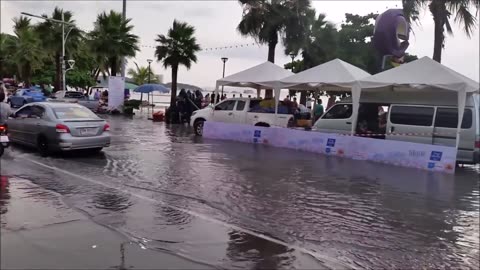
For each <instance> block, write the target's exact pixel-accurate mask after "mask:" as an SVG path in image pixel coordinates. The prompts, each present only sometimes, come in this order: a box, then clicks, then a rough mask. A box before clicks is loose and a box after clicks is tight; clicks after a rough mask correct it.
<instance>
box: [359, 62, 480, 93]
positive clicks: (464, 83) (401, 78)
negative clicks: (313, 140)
mask: <svg viewBox="0 0 480 270" xmlns="http://www.w3.org/2000/svg"><path fill="white" fill-rule="evenodd" d="M360 85H361V87H362V89H368V88H382V87H388V86H407V87H410V88H428V87H431V88H440V89H445V90H450V91H456V92H459V91H462V90H463V89H464V90H465V91H466V92H478V89H479V85H478V82H476V81H474V80H472V79H470V78H467V77H465V76H463V75H462V74H460V73H458V72H456V71H454V70H452V69H450V68H448V67H446V66H444V65H442V64H440V63H438V62H436V61H434V60H432V59H431V58H429V57H426V56H425V57H422V58H420V59H418V60H415V61H412V62H410V63H406V64H403V65H401V66H399V67H396V68H392V69H389V70H387V71H384V72H381V73H378V74H376V75H373V76H370V77H368V78H365V79H362V80H360Z"/></svg>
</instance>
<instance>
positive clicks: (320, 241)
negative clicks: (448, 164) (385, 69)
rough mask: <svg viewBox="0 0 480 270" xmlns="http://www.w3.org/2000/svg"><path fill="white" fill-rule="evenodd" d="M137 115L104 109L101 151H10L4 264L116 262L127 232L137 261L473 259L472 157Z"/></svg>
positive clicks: (161, 264) (308, 265) (449, 262)
mask: <svg viewBox="0 0 480 270" xmlns="http://www.w3.org/2000/svg"><path fill="white" fill-rule="evenodd" d="M143 118H144V117H142V116H137V117H134V118H133V119H130V118H123V117H108V119H109V121H110V124H111V129H112V134H113V138H112V145H111V147H109V148H108V149H105V150H104V151H103V153H101V154H99V155H93V156H92V155H91V154H88V153H82V152H76V153H71V154H63V155H56V156H53V157H48V158H42V157H40V156H39V155H38V154H36V153H35V152H34V151H32V150H29V149H24V148H19V147H11V148H10V149H9V150H8V151H7V153H6V155H4V156H3V157H2V160H1V172H2V175H7V176H8V178H9V183H10V186H9V193H7V195H5V194H2V199H1V213H2V214H1V228H2V243H1V244H2V246H1V248H2V249H1V251H2V253H1V256H2V257H1V262H2V268H3V267H4V266H10V265H14V267H21V268H30V266H31V264H28V263H31V262H37V261H38V262H40V263H43V265H45V267H44V268H51V267H55V268H89V267H90V268H97V269H98V268H109V267H117V268H121V267H120V266H122V259H121V258H122V256H121V253H122V252H121V250H120V249H121V248H120V246H121V244H120V243H123V242H128V243H129V244H128V245H123V246H124V252H123V253H124V256H123V257H124V260H123V261H126V262H125V263H123V266H125V267H130V266H131V267H133V268H134V269H135V268H136V269H146V268H182V269H192V268H195V269H196V268H200V267H201V268H222V269H224V268H227V269H232V268H238V269H292V268H296V269H320V268H334V269H340V268H342V269H343V268H370V269H371V268H426V267H429V268H430V267H432V268H433V267H435V268H479V259H480V254H479V237H480V233H479V232H480V230H479V226H480V224H479V218H480V216H479V198H480V193H479V175H480V169H479V168H478V167H465V168H459V169H457V173H456V174H455V176H451V175H444V174H437V173H431V172H427V171H420V170H414V169H408V168H400V167H393V166H388V165H383V164H377V163H371V162H366V161H353V160H348V159H339V158H336V157H325V156H321V155H315V154H311V153H304V152H297V151H292V150H287V149H277V148H272V147H268V146H255V145H249V144H242V143H235V142H222V141H212V140H207V139H202V138H198V137H195V136H194V135H193V134H192V133H191V131H190V129H189V128H188V127H186V126H185V127H184V126H167V125H165V124H164V123H152V122H151V121H147V120H144V119H143ZM42 205H43V206H42ZM42 209H43V210H42ZM52 224H53V225H52ZM22 237H23V238H26V239H29V240H30V241H29V242H25V241H23V240H21V239H23V238H22ZM89 239H92V240H89ZM92 246H95V248H93V247H92ZM13 247H15V249H14V248H13ZM18 247H20V248H18ZM17 248H18V249H17ZM57 253H58V254H57ZM30 254H34V255H32V256H34V258H30V259H27V260H26V259H25V258H29V255H30ZM42 254H49V255H48V256H53V255H60V254H61V257H63V258H64V260H57V262H56V263H55V264H54V265H51V264H48V263H49V262H48V261H47V258H48V256H47V255H42ZM90 254H94V255H90ZM42 256H45V258H42ZM90 256H93V259H92V260H91V261H88V260H85V259H81V258H84V257H90ZM70 257H71V258H73V259H72V260H68V258H70ZM5 261H6V262H10V264H5V263H4V262H5Z"/></svg>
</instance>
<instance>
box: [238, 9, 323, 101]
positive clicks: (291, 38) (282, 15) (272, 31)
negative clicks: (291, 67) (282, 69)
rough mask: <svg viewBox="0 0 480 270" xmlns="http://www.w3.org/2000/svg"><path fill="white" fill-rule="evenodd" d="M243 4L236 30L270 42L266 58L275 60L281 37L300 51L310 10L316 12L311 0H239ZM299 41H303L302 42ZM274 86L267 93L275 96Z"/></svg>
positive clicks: (292, 48)
mask: <svg viewBox="0 0 480 270" xmlns="http://www.w3.org/2000/svg"><path fill="white" fill-rule="evenodd" d="M239 2H240V4H241V5H242V7H243V16H242V20H241V21H240V23H239V24H238V26H237V30H238V31H239V32H240V34H242V35H243V36H250V37H253V38H254V39H255V40H256V41H257V42H259V43H261V44H267V45H268V58H267V60H268V61H270V62H272V63H274V62H275V48H276V46H277V44H278V42H279V41H280V40H283V42H284V44H286V45H287V46H289V47H290V50H291V51H297V52H298V49H299V48H300V47H301V41H303V40H304V39H305V38H304V33H305V28H306V27H307V26H308V19H309V17H310V16H309V14H311V13H312V12H314V10H313V9H312V8H311V5H310V0H239ZM299 42H300V43H299ZM272 92H273V91H272V90H268V91H266V93H265V96H266V97H271V96H272Z"/></svg>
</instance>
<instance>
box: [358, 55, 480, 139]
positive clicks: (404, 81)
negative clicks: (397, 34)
mask: <svg viewBox="0 0 480 270" xmlns="http://www.w3.org/2000/svg"><path fill="white" fill-rule="evenodd" d="M354 88H358V89H357V90H356V92H359V93H361V92H362V91H382V92H384V91H393V92H395V91H412V99H414V98H415V96H413V93H414V91H432V90H433V91H454V92H457V98H458V126H457V138H456V147H457V148H458V144H459V139H460V127H461V126H462V119H463V112H464V110H465V102H466V97H467V94H468V93H475V92H476V93H478V92H479V84H478V82H475V81H474V80H472V79H469V78H467V77H465V76H463V75H461V74H460V73H458V72H456V71H453V70H451V69H450V68H448V67H446V66H444V65H442V64H440V63H438V62H436V61H434V60H432V59H430V58H429V57H423V58H420V59H418V60H415V61H413V62H410V63H406V64H403V65H401V66H399V67H396V68H393V69H390V70H387V71H384V72H381V73H378V74H376V75H373V76H370V77H368V78H365V79H362V80H360V81H359V84H357V85H355V86H354Z"/></svg>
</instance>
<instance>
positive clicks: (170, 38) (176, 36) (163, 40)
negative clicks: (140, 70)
mask: <svg viewBox="0 0 480 270" xmlns="http://www.w3.org/2000/svg"><path fill="white" fill-rule="evenodd" d="M194 34H195V27H193V26H191V25H188V24H187V23H185V22H178V21H177V20H174V21H173V26H172V28H170V29H169V30H168V33H167V35H166V36H165V35H158V37H157V39H155V41H156V42H158V43H159V45H158V46H157V48H156V49H155V56H156V57H157V61H162V62H163V66H164V67H165V68H168V67H171V68H172V92H171V94H172V95H171V98H170V107H171V108H174V107H175V98H176V97H177V74H178V67H179V66H180V65H183V66H185V67H186V68H187V69H190V67H191V65H192V62H193V63H196V62H197V56H196V55H195V54H196V53H197V52H198V51H200V45H198V44H197V39H196V38H195V37H194Z"/></svg>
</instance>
